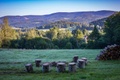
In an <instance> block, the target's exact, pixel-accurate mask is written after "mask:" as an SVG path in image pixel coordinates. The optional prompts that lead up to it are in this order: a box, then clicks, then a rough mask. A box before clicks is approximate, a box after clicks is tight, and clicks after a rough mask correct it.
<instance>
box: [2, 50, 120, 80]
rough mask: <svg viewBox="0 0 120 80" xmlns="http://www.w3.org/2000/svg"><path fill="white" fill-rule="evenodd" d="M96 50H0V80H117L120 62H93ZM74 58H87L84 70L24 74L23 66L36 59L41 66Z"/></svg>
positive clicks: (54, 69)
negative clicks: (41, 62) (75, 56)
mask: <svg viewBox="0 0 120 80" xmlns="http://www.w3.org/2000/svg"><path fill="white" fill-rule="evenodd" d="M99 51H100V50H3V49H1V50H0V80H120V77H119V75H120V61H96V60H94V59H95V57H96V55H97V54H98V53H99ZM74 55H78V56H79V58H80V57H87V58H88V60H89V64H88V66H86V68H85V69H77V72H75V73H68V71H66V72H65V73H57V72H56V68H52V69H51V71H50V72H49V73H42V72H41V68H36V67H35V66H34V73H26V72H25V71H24V70H25V67H24V65H25V64H26V63H33V64H35V63H34V60H35V59H36V58H40V59H42V61H43V62H51V61H61V60H62V61H67V62H70V61H72V58H73V56H74Z"/></svg>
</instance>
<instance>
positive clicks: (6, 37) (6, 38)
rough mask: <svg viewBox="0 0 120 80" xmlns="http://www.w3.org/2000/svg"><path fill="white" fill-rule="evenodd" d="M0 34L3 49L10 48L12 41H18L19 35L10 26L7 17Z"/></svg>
mask: <svg viewBox="0 0 120 80" xmlns="http://www.w3.org/2000/svg"><path fill="white" fill-rule="evenodd" d="M0 34H1V39H2V45H3V47H6V46H9V45H10V40H12V39H17V37H18V34H17V33H16V31H15V30H14V29H12V28H11V27H10V26H9V23H8V18H7V17H5V18H4V19H3V25H2V28H1V30H0Z"/></svg>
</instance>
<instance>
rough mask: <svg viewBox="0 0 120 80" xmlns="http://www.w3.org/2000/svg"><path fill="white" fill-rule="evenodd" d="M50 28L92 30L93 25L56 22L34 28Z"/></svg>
mask: <svg viewBox="0 0 120 80" xmlns="http://www.w3.org/2000/svg"><path fill="white" fill-rule="evenodd" d="M52 27H58V28H68V29H70V30H74V29H80V30H83V29H87V30H92V29H93V28H94V25H89V24H87V23H79V22H68V21H56V22H53V23H50V24H45V25H43V26H40V27H36V28H37V29H50V28H52Z"/></svg>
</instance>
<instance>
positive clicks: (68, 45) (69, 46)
mask: <svg viewBox="0 0 120 80" xmlns="http://www.w3.org/2000/svg"><path fill="white" fill-rule="evenodd" d="M64 48H65V49H72V44H71V42H67V44H66V45H65V47H64Z"/></svg>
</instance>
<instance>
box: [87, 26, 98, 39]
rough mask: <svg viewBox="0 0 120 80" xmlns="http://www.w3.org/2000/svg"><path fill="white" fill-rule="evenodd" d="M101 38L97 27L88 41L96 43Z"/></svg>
mask: <svg viewBox="0 0 120 80" xmlns="http://www.w3.org/2000/svg"><path fill="white" fill-rule="evenodd" d="M99 38H100V33H99V31H98V29H97V27H96V26H95V27H94V29H93V31H92V33H91V34H90V35H89V36H88V39H89V40H92V41H96V40H98V39H99Z"/></svg>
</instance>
